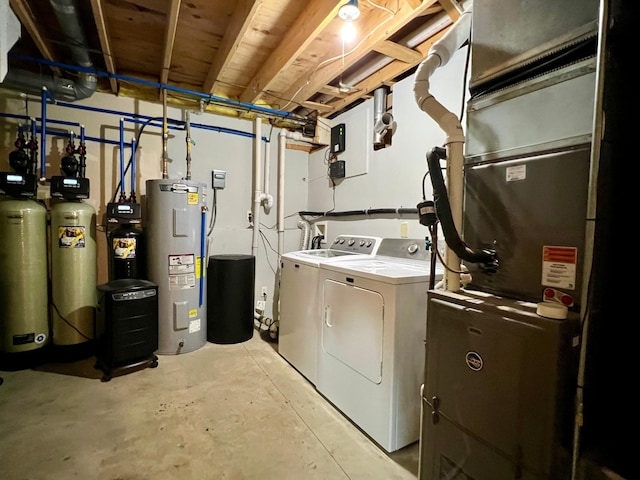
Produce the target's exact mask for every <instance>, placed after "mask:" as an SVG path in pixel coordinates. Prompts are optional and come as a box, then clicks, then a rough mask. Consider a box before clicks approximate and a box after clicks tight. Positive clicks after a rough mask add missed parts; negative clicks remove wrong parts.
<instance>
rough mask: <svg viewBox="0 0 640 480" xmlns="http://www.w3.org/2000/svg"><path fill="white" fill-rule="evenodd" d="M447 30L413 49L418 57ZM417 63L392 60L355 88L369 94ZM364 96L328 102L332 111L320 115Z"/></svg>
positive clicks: (423, 54) (338, 108) (425, 53)
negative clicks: (411, 63)
mask: <svg viewBox="0 0 640 480" xmlns="http://www.w3.org/2000/svg"><path fill="white" fill-rule="evenodd" d="M449 28H450V27H447V28H445V29H443V30H441V31H440V32H438V33H437V34H435V35H433V36H432V37H430V38H429V39H428V40H425V41H424V42H422V43H421V44H420V45H418V46H416V47H415V49H416V50H417V51H419V52H420V55H421V56H422V58H424V57H425V56H426V55H427V53H428V52H429V49H430V48H431V46H432V45H433V44H434V43H435V42H436V41H438V40H439V39H440V38H442V36H443V35H444V34H445V33H446V32H447V31H448V30H449ZM419 63H420V62H417V63H415V64H413V65H409V64H407V63H405V62H402V61H399V60H394V61H393V62H391V63H389V64H388V65H386V66H385V67H383V68H381V69H380V70H378V71H377V72H376V73H374V74H373V75H371V76H369V77H367V78H366V79H365V80H363V81H362V82H360V83H358V84H357V85H356V88H358V89H359V90H360V91H361V92H367V93H368V92H371V91H373V90H375V89H376V88H377V87H378V86H379V85H380V84H386V83H387V82H389V81H390V80H392V79H393V78H395V77H397V76H398V75H400V74H402V73H404V72H406V71H408V70H409V69H411V68H413V67H415V66H416V65H418V64H419ZM364 96H365V95H362V94H361V93H356V94H353V95H350V96H348V97H345V98H343V99H340V100H335V101H332V102H329V103H328V104H327V105H330V106H331V108H332V110H331V111H330V113H328V114H327V113H324V111H323V112H321V114H322V115H324V116H328V115H330V114H331V113H334V112H337V111H339V110H341V109H343V108H345V107H346V106H347V105H349V104H350V103H352V102H353V101H355V100H357V99H358V98H362V97H364Z"/></svg>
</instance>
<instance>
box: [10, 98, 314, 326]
mask: <svg viewBox="0 0 640 480" xmlns="http://www.w3.org/2000/svg"><path fill="white" fill-rule="evenodd" d="M40 105H41V102H40V99H39V97H33V98H32V97H29V99H28V101H27V103H25V100H24V99H22V98H21V97H20V95H19V93H17V92H12V91H8V90H0V112H4V113H10V114H14V115H26V116H31V117H40V115H41V110H40ZM73 105H78V106H89V107H91V108H92V109H106V110H111V111H116V112H121V113H124V114H133V113H135V114H142V115H147V116H151V117H159V118H160V119H162V114H163V112H162V105H161V104H159V103H158V104H155V103H149V102H142V101H137V100H133V99H130V98H124V97H117V96H113V95H108V94H101V93H95V94H94V95H93V96H91V98H89V99H85V100H82V101H78V102H75V103H74V104H73ZM167 117H168V118H170V119H176V120H184V119H185V113H184V111H183V109H180V108H175V107H169V108H168V109H167ZM190 117H191V118H190V121H191V123H192V128H191V137H192V140H193V142H195V144H193V145H192V150H191V157H192V164H191V179H192V180H193V181H198V182H203V183H205V184H206V185H207V186H208V187H210V186H211V171H212V170H213V169H217V170H225V171H226V172H227V181H226V188H225V189H223V190H219V191H218V192H217V193H216V195H215V196H216V198H217V208H216V212H217V215H216V221H215V224H214V227H213V231H212V234H211V236H210V239H211V240H210V250H209V255H212V254H220V253H233V254H251V253H252V248H251V247H252V229H251V228H250V224H249V222H248V220H247V211H248V210H251V209H252V195H253V184H252V178H253V159H254V157H253V149H254V146H253V143H254V141H253V138H250V137H244V136H240V135H236V134H229V133H219V132H215V131H211V130H205V129H202V128H198V127H197V126H196V124H201V125H209V126H216V127H222V128H224V129H232V130H236V131H241V132H246V133H248V134H250V135H253V133H254V121H253V120H251V119H242V118H233V117H229V116H226V115H216V114H210V113H204V114H195V113H191V115H190ZM120 118H121V115H118V114H111V113H99V112H95V111H85V110H80V109H76V108H70V107H62V106H58V105H51V104H49V105H48V106H47V119H48V120H49V122H48V127H49V128H54V127H57V128H62V129H64V130H69V129H71V130H74V131H75V132H76V134H77V135H79V134H80V128H79V127H73V126H66V125H59V124H56V123H55V122H56V121H60V120H61V121H66V122H74V123H80V124H82V125H84V127H85V135H86V136H87V137H96V138H101V139H106V140H112V141H115V142H118V143H119V140H120ZM18 122H19V120H14V119H8V118H2V117H0V170H2V171H10V170H11V168H10V166H9V161H8V156H9V153H10V152H11V151H12V150H13V149H14V146H13V145H14V141H15V139H16V137H17V132H18V127H17V125H18ZM160 125H161V121H160ZM124 127H125V128H124V129H125V135H124V139H125V142H126V143H129V142H131V140H132V138H134V137H135V136H136V135H137V134H138V132H139V131H140V129H141V128H142V125H140V124H135V123H132V122H128V121H127V122H125V124H124ZM279 132H280V130H279V129H278V128H274V129H273V131H271V126H270V125H268V124H266V123H265V124H263V125H262V136H263V137H268V138H270V139H271V142H270V143H269V144H268V148H269V149H270V159H271V162H270V164H271V168H270V175H269V177H270V180H271V186H270V193H271V194H272V195H273V196H274V197H276V193H277V192H276V182H277V163H278V162H277V160H278V133H279ZM25 133H27V137H28V131H27V132H25ZM38 141H39V142H40V138H39V137H38ZM67 141H68V136H67V135H63V136H59V137H58V136H55V135H48V136H47V138H46V155H47V161H46V169H45V170H46V172H45V173H46V176H47V177H51V176H53V175H59V174H60V170H59V166H60V159H61V158H62V156H63V151H64V148H65V147H66V144H67ZM262 145H263V147H264V148H266V147H265V145H267V144H266V143H265V142H263V143H262ZM137 152H138V153H137V157H136V170H137V174H138V175H137V178H138V179H137V184H136V188H135V191H136V196H137V200H138V201H139V202H140V203H141V204H142V205H144V195H145V193H146V188H145V182H146V180H148V179H159V178H162V152H163V145H162V128H159V127H154V126H147V127H145V128H144V130H143V133H142V135H141V137H140V142H139V146H138V151H137ZM167 153H168V157H169V163H168V173H169V178H177V179H180V178H184V176H185V175H186V135H185V132H184V131H181V130H170V132H169V140H168V142H167ZM130 154H131V149H130V148H128V147H126V148H125V164H126V162H128V161H129V157H130ZM264 155H265V153H264V150H263V152H262V157H263V158H264ZM86 163H87V167H86V176H87V178H89V180H90V185H91V193H90V198H89V199H88V200H87V203H89V204H90V205H91V206H93V207H94V208H95V209H96V213H97V221H98V234H97V239H96V240H97V243H98V283H99V284H100V283H105V282H107V281H108V253H107V252H108V250H107V244H106V234H105V218H104V215H105V211H106V204H107V203H108V202H110V201H111V199H112V196H113V195H114V193H117V196H116V200H117V198H119V190H118V191H116V187H117V185H118V182H119V181H120V148H119V144H116V145H110V144H105V143H100V142H96V141H87V160H86ZM39 166H40V163H38V168H39ZM307 168H308V154H307V153H306V152H304V151H300V150H292V149H287V150H286V153H285V180H284V181H285V186H286V190H285V195H284V203H285V207H284V208H285V215H292V214H295V212H298V211H300V210H304V209H306V207H307V205H306V204H307V184H306V183H305V182H304V181H303V179H304V178H305V177H307ZM263 178H264V174H263ZM130 191H131V182H130V174H129V172H127V174H126V176H125V193H126V195H127V196H129V194H130ZM38 196H39V197H40V198H42V199H43V200H45V201H46V200H47V199H48V198H49V191H48V186H47V187H42V188H39V190H38ZM213 197H214V195H213V193H212V190H209V198H208V204H209V206H210V213H212V212H213ZM143 211H144V210H143ZM276 213H277V210H276V207H275V205H274V207H273V208H272V209H271V211H270V212H269V213H266V212H264V210H263V211H262V212H261V215H260V224H261V225H260V232H261V236H260V241H259V245H258V254H257V259H256V280H255V286H256V292H255V295H256V299H257V298H258V296H259V294H260V291H261V287H262V286H266V287H267V292H268V293H267V303H266V305H267V309H266V312H265V313H266V314H267V315H272V301H273V298H274V293H275V291H276V286H277V275H276V274H277V272H278V258H277V247H278V238H277V230H276V221H277V217H276ZM210 218H211V217H210V216H209V217H208V218H207V222H208V224H210V222H209V220H210ZM297 221H298V218H297V216H296V215H293V216H289V217H288V218H285V233H284V248H285V250H286V251H290V250H296V249H297V247H298V242H299V238H300V236H299V229H298V228H297Z"/></svg>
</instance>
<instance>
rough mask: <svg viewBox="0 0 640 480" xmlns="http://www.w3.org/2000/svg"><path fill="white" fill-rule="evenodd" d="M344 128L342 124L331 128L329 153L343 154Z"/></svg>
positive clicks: (344, 145)
mask: <svg viewBox="0 0 640 480" xmlns="http://www.w3.org/2000/svg"><path fill="white" fill-rule="evenodd" d="M345 136H346V128H345V124H344V123H340V124H338V125H336V126H335V127H332V128H331V153H341V152H344V150H345V148H346V144H345Z"/></svg>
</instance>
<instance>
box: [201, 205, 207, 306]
mask: <svg viewBox="0 0 640 480" xmlns="http://www.w3.org/2000/svg"><path fill="white" fill-rule="evenodd" d="M206 216H207V211H206V210H205V209H204V208H203V209H202V215H201V220H200V306H202V298H203V296H204V262H205V258H204V253H205V252H204V238H205V227H206V224H207V222H206Z"/></svg>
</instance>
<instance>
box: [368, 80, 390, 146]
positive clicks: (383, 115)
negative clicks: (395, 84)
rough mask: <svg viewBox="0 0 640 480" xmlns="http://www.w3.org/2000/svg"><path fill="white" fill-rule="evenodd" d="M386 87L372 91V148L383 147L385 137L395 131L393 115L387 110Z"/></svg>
mask: <svg viewBox="0 0 640 480" xmlns="http://www.w3.org/2000/svg"><path fill="white" fill-rule="evenodd" d="M388 93H389V92H388V87H385V86H383V87H379V88H376V89H375V90H374V92H373V149H374V150H379V149H381V148H384V146H385V145H386V144H387V143H388V141H387V140H385V137H386V136H387V134H388V133H391V135H393V133H394V132H395V128H396V122H394V121H393V115H391V114H390V113H389V112H387V95H388Z"/></svg>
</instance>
